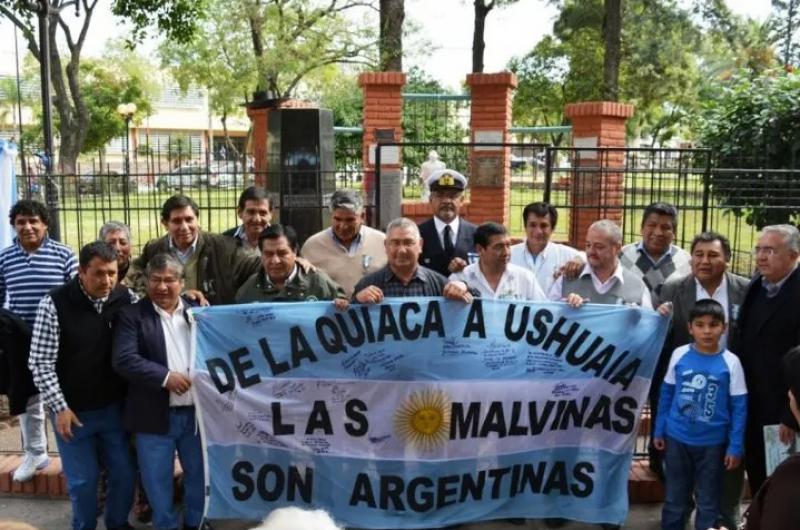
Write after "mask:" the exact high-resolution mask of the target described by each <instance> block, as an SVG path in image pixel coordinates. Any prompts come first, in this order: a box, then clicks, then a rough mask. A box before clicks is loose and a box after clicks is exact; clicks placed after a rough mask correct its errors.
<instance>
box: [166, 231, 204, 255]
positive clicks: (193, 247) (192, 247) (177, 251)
mask: <svg viewBox="0 0 800 530" xmlns="http://www.w3.org/2000/svg"><path fill="white" fill-rule="evenodd" d="M199 240H200V233H199V232H198V234H197V235H196V236H195V238H194V241H192V244H191V245H189V248H187V249H186V251H183V252H182V251H181V250H180V249H179V248H178V247H176V246H175V244H174V243H173V242H172V236H171V235H169V234H167V241H169V250H170V252H173V253H174V254H175V255H176V256H177V257H178V259H179V260H181V261H182V262H185V261H186V260H188V259H189V258H190V257H191V256H192V254H194V251H195V250H197V242H198V241H199Z"/></svg>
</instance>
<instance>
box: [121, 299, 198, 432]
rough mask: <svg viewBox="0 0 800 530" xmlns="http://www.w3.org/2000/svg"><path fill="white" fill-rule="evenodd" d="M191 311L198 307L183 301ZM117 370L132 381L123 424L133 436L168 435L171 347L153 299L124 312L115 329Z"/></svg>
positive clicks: (130, 307)
mask: <svg viewBox="0 0 800 530" xmlns="http://www.w3.org/2000/svg"><path fill="white" fill-rule="evenodd" d="M183 303H184V305H185V306H186V307H187V308H188V307H192V306H196V305H197V304H196V303H195V302H194V301H192V300H189V299H187V298H184V299H183ZM112 363H113V366H114V370H116V371H117V373H119V374H120V375H121V376H122V377H124V378H125V379H127V380H128V394H127V396H126V397H125V410H124V413H123V424H124V426H125V428H126V429H127V430H129V431H132V432H146V433H151V434H166V433H167V431H168V430H169V391H168V390H167V389H166V388H164V387H162V386H161V384H162V383H163V382H164V379H165V378H166V377H167V372H169V369H168V368H167V346H166V343H165V341H164V329H163V328H162V326H161V318H160V317H159V316H158V313H156V310H155V308H154V307H153V303H152V302H151V301H150V299H149V298H142V299H141V300H139V302H137V303H136V304H133V305H130V306H128V307H125V308H123V309H122V310H120V312H119V313H118V314H117V320H116V324H115V326H114V351H113V354H112Z"/></svg>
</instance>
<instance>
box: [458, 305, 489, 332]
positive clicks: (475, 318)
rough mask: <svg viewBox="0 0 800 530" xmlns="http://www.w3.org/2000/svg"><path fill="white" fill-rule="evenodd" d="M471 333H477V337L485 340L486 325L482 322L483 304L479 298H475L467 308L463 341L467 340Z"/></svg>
mask: <svg viewBox="0 0 800 530" xmlns="http://www.w3.org/2000/svg"><path fill="white" fill-rule="evenodd" d="M473 333H477V334H478V337H480V338H482V339H485V338H486V324H485V323H484V321H483V302H482V301H481V299H480V298H476V299H475V300H474V301H473V302H472V305H471V306H470V308H469V314H468V315H467V323H466V325H465V326H464V333H463V337H464V338H465V339H466V338H469V336H470V335H472V334H473Z"/></svg>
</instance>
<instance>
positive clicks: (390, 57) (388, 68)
mask: <svg viewBox="0 0 800 530" xmlns="http://www.w3.org/2000/svg"><path fill="white" fill-rule="evenodd" d="M404 3H405V2H404V0H380V69H381V71H382V72H402V71H403V19H405V16H406V13H405V5H404Z"/></svg>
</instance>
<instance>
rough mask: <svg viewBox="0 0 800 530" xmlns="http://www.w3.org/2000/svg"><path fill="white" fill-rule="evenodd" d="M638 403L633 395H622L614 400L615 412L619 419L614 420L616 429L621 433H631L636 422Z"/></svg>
mask: <svg viewBox="0 0 800 530" xmlns="http://www.w3.org/2000/svg"><path fill="white" fill-rule="evenodd" d="M637 408H638V403H636V400H635V399H634V398H632V397H631V396H622V397H620V398H619V399H617V400H616V401H615V402H614V414H616V415H617V417H618V419H616V420H614V422H613V426H614V431H616V432H618V433H620V434H630V433H632V432H633V427H634V425H635V424H636V409H637Z"/></svg>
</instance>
